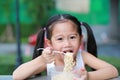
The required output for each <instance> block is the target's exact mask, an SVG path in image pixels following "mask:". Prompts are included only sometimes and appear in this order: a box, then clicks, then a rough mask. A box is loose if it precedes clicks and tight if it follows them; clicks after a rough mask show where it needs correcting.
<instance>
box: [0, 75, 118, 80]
mask: <svg viewBox="0 0 120 80" xmlns="http://www.w3.org/2000/svg"><path fill="white" fill-rule="evenodd" d="M0 80H13V78H12V75H0ZM28 80H49V79H47V77H46V76H38V77H35V78H31V79H28ZM110 80H120V76H119V77H117V78H114V79H110Z"/></svg>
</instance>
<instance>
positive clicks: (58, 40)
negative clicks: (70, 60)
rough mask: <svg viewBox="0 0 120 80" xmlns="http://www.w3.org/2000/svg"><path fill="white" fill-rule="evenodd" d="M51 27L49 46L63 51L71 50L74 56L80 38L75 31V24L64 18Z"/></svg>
mask: <svg viewBox="0 0 120 80" xmlns="http://www.w3.org/2000/svg"><path fill="white" fill-rule="evenodd" d="M53 27H54V28H53V30H52V37H51V41H50V46H51V47H52V48H53V49H54V50H58V51H62V52H64V53H66V52H71V53H73V55H74V57H75V56H76V54H77V52H78V50H79V47H80V44H81V38H82V37H80V35H79V34H78V32H77V28H76V25H75V24H74V23H73V22H72V21H70V20H66V21H65V22H58V23H56V24H55V25H54V26H53Z"/></svg>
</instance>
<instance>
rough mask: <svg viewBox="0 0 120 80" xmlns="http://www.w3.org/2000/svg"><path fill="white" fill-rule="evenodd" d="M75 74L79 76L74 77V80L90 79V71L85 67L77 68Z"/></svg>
mask: <svg viewBox="0 0 120 80" xmlns="http://www.w3.org/2000/svg"><path fill="white" fill-rule="evenodd" d="M74 74H76V75H78V76H77V77H75V78H74V80H88V73H87V71H86V69H85V68H81V69H80V70H75V71H74Z"/></svg>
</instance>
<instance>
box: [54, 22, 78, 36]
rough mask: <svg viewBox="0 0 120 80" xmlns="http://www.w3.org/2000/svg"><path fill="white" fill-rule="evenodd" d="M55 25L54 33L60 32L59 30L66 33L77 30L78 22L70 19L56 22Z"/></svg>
mask: <svg viewBox="0 0 120 80" xmlns="http://www.w3.org/2000/svg"><path fill="white" fill-rule="evenodd" d="M53 27H54V28H53V30H52V34H54V33H59V32H63V33H66V32H71V33H72V32H77V27H76V24H75V23H73V22H72V21H70V20H65V21H60V22H57V23H56V24H54V26H53Z"/></svg>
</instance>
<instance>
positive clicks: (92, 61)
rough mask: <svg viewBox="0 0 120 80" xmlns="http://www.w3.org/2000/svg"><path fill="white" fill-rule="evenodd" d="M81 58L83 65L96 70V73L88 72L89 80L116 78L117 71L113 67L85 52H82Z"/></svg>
mask: <svg viewBox="0 0 120 80" xmlns="http://www.w3.org/2000/svg"><path fill="white" fill-rule="evenodd" d="M82 56H83V60H84V62H85V64H87V65H88V66H90V67H91V68H94V69H96V71H91V72H88V77H89V80H106V79H110V78H114V77H117V76H118V71H117V69H116V68H115V67H114V66H113V65H111V64H109V63H107V62H105V61H103V60H100V59H98V58H96V57H94V56H93V55H91V54H89V53H87V52H83V54H82Z"/></svg>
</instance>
